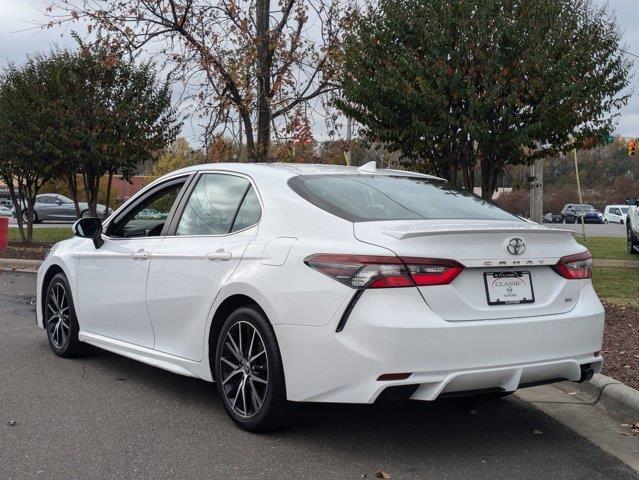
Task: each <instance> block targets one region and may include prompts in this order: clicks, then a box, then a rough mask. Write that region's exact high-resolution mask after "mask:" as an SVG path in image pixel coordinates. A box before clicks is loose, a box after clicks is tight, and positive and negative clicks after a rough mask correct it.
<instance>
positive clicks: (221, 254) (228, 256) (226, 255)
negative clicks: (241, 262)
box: [206, 250, 233, 262]
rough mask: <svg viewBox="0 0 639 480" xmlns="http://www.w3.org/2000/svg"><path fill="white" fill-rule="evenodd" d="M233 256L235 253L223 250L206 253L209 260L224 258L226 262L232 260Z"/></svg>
mask: <svg viewBox="0 0 639 480" xmlns="http://www.w3.org/2000/svg"><path fill="white" fill-rule="evenodd" d="M232 256H233V255H231V252H225V251H223V250H219V251H217V252H211V253H207V254H206V258H207V259H208V260H222V261H224V262H226V261H228V260H230V259H231V257H232Z"/></svg>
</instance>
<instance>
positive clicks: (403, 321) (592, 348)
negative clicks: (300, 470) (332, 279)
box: [274, 281, 604, 403]
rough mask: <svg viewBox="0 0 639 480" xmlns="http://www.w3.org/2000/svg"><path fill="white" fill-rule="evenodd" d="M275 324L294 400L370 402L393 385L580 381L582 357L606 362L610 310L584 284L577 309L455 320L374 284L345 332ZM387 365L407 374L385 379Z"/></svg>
mask: <svg viewBox="0 0 639 480" xmlns="http://www.w3.org/2000/svg"><path fill="white" fill-rule="evenodd" d="M338 321H339V314H338V315H336V318H334V319H333V320H332V321H331V322H330V323H329V324H328V325H326V326H325V327H308V326H300V325H281V324H280V325H275V327H274V328H275V331H276V334H277V338H278V342H279V344H280V350H281V353H282V358H283V362H284V370H285V374H286V386H287V395H288V398H289V399H290V400H293V401H316V402H340V403H372V402H374V401H375V400H376V399H377V397H378V396H379V395H380V394H381V393H382V392H383V391H384V390H385V389H386V388H388V387H394V386H401V385H412V386H415V390H414V393H412V396H411V398H412V399H416V400H434V399H436V398H437V397H438V396H440V395H442V394H450V393H455V392H464V391H468V390H484V389H495V388H497V389H502V390H505V391H513V390H516V389H517V388H518V387H519V386H521V385H524V384H530V383H536V382H544V381H549V380H555V379H567V380H574V381H576V380H579V378H580V376H581V369H580V367H581V365H585V364H590V366H591V368H592V369H593V370H594V371H595V372H599V371H600V370H601V365H602V362H603V360H602V358H601V357H600V356H598V355H597V356H595V352H599V351H600V350H601V343H602V337H603V326H604V310H603V307H602V305H601V303H600V302H599V299H598V298H597V296H596V294H595V292H594V290H593V288H592V285H591V283H590V282H589V281H588V282H584V285H583V288H582V294H581V297H580V300H579V302H577V304H576V306H575V308H573V309H572V310H571V311H570V312H567V313H564V314H560V315H546V316H540V317H527V318H513V319H502V320H488V321H468V322H447V321H444V320H442V319H441V318H439V317H438V316H437V315H436V314H434V313H433V312H432V311H430V309H428V308H427V307H425V304H424V301H423V299H422V298H421V296H420V295H419V292H418V291H417V289H413V288H404V289H392V291H390V290H378V291H374V292H372V291H367V292H365V294H364V295H363V296H362V299H361V300H360V302H358V304H357V305H356V307H355V309H354V310H353V312H352V313H351V316H350V317H349V320H348V323H347V325H346V327H345V328H344V330H343V331H342V332H339V333H336V332H335V326H336V324H337V322H338ZM386 373H411V376H410V377H409V378H407V379H405V380H397V381H377V378H378V377H379V376H380V375H382V374H386Z"/></svg>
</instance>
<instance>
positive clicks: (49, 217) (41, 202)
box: [14, 193, 107, 223]
mask: <svg viewBox="0 0 639 480" xmlns="http://www.w3.org/2000/svg"><path fill="white" fill-rule="evenodd" d="M79 206H80V216H81V217H87V216H89V204H88V203H86V202H80V203H79ZM97 214H98V217H100V218H101V219H104V218H106V216H107V215H106V206H104V205H101V204H98V207H97ZM14 215H15V212H14ZM77 218H78V216H77V215H76V213H75V205H74V204H73V200H71V199H70V198H68V197H65V196H64V195H60V194H58V193H43V194H41V195H38V196H37V197H36V203H35V218H34V222H35V223H39V222H45V221H63V222H64V221H74V220H77ZM22 219H23V220H24V221H25V222H26V221H27V213H26V212H23V213H22Z"/></svg>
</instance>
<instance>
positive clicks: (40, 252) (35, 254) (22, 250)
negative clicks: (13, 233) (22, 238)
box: [0, 242, 53, 260]
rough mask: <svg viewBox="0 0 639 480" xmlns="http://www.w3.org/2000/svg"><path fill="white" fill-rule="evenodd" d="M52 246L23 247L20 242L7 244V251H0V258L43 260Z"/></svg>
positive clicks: (42, 244) (33, 244) (35, 244)
mask: <svg viewBox="0 0 639 480" xmlns="http://www.w3.org/2000/svg"><path fill="white" fill-rule="evenodd" d="M52 245H53V244H52V243H32V244H31V245H25V244H23V243H20V242H9V246H8V248H7V249H5V250H0V258H19V259H21V260H44V255H45V254H46V253H47V250H49V249H50V248H51V246H52Z"/></svg>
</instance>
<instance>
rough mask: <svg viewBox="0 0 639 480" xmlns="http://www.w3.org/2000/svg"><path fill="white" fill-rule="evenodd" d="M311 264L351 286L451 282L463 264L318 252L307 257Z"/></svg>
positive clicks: (435, 260) (438, 260) (382, 286)
mask: <svg viewBox="0 0 639 480" xmlns="http://www.w3.org/2000/svg"><path fill="white" fill-rule="evenodd" d="M304 263H306V265H308V266H309V267H311V268H313V269H315V270H317V271H319V272H322V273H323V274H325V275H328V276H329V277H331V278H333V279H335V280H337V281H338V282H340V283H343V284H344V285H348V286H349V287H352V288H357V289H363V288H396V287H415V286H417V287H423V286H431V285H448V284H449V283H451V282H452V281H453V280H454V279H455V277H457V275H459V274H460V273H461V271H462V270H463V269H464V267H463V266H462V265H461V264H459V263H457V262H455V261H453V260H442V259H437V258H413V257H386V256H375V255H341V254H332V253H318V254H315V255H311V256H309V257H306V258H305V259H304Z"/></svg>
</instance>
